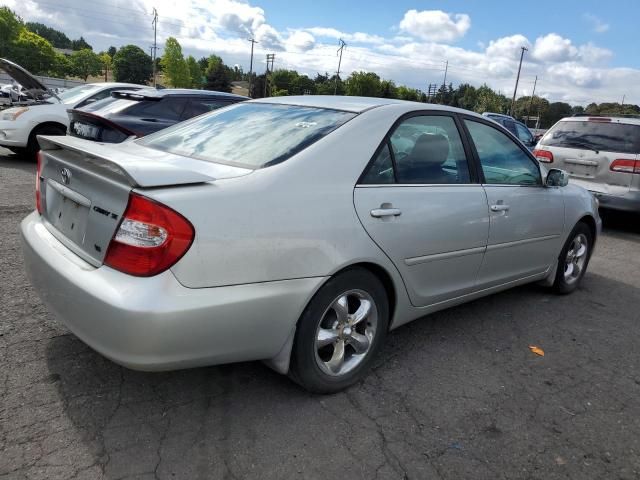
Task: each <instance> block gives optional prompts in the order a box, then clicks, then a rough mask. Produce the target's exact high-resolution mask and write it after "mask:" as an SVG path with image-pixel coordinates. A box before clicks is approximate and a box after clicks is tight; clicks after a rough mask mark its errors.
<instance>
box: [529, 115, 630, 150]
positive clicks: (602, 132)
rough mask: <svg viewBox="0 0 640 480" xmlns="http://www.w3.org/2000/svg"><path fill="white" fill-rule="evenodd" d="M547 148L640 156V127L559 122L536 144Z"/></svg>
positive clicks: (621, 124) (601, 123) (584, 122)
mask: <svg viewBox="0 0 640 480" xmlns="http://www.w3.org/2000/svg"><path fill="white" fill-rule="evenodd" d="M540 144H541V145H547V146H549V147H566V148H577V149H580V150H597V151H600V150H602V151H605V152H617V153H633V154H635V153H640V125H628V124H623V123H609V122H602V121H600V122H594V121H575V122H574V121H568V122H559V123H557V124H556V125H555V126H554V127H553V128H552V129H551V130H549V131H548V132H547V134H546V135H545V136H544V137H543V138H542V140H541V141H540Z"/></svg>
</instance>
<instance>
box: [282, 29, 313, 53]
mask: <svg viewBox="0 0 640 480" xmlns="http://www.w3.org/2000/svg"><path fill="white" fill-rule="evenodd" d="M315 43H316V39H315V38H314V36H313V35H311V34H310V33H309V32H304V31H302V30H296V31H294V32H292V33H291V34H290V35H289V37H287V41H286V46H287V50H293V51H295V52H306V51H307V50H311V49H312V48H313V47H314V46H315Z"/></svg>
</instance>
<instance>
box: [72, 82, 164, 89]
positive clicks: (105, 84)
mask: <svg viewBox="0 0 640 480" xmlns="http://www.w3.org/2000/svg"><path fill="white" fill-rule="evenodd" d="M84 85H95V86H97V87H105V88H113V87H137V88H149V89H151V88H153V87H150V86H149V85H139V84H137V83H120V82H94V83H85V84H84ZM78 86H79V85H78Z"/></svg>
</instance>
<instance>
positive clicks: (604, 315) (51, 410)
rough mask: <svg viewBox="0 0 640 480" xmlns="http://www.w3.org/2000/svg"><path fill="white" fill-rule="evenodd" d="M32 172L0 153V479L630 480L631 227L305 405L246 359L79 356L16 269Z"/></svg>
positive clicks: (402, 336) (639, 418)
mask: <svg viewBox="0 0 640 480" xmlns="http://www.w3.org/2000/svg"><path fill="white" fill-rule="evenodd" d="M34 173H35V165H34V164H33V163H30V162H28V161H26V160H21V159H18V158H17V157H15V156H11V155H8V153H7V152H6V151H0V307H1V308H0V399H1V400H0V479H2V480H4V479H16V480H18V479H47V480H55V479H65V480H66V479H189V480H190V479H289V478H295V479H298V478H300V479H316V478H317V479H343V478H350V479H374V478H378V479H456V480H457V479H474V480H477V479H503V478H504V479H545V480H548V479H555V478H570V479H614V478H615V479H638V478H640V342H639V339H640V217H638V216H632V215H606V216H605V232H604V234H603V235H602V237H601V238H600V241H599V244H598V245H597V249H596V253H595V255H594V257H593V258H592V261H591V264H590V267H589V271H588V273H587V275H586V277H585V278H584V281H583V283H582V286H581V288H580V289H579V290H578V291H577V292H575V293H574V294H573V295H569V296H556V295H553V294H550V293H549V292H548V291H546V290H544V289H543V288H541V287H538V286H535V285H532V286H525V287H520V288H516V289H514V290H511V291H508V292H504V293H500V294H497V295H493V296H490V297H487V298H484V299H481V300H477V301H475V302H472V303H469V304H466V305H463V306H460V307H456V308H453V309H450V310H447V311H444V312H440V313H437V314H434V315H431V316H429V317H425V318H424V319H421V320H419V321H416V322H413V323H411V324H409V325H406V326H404V327H401V328H400V329H398V330H396V331H394V332H393V333H391V334H390V335H389V337H388V339H387V340H388V341H387V345H386V347H385V348H384V351H383V354H382V356H381V358H380V359H379V361H378V362H377V364H376V366H375V368H374V369H373V371H372V372H371V374H370V375H369V376H368V377H367V378H366V380H365V381H363V382H362V383H360V384H358V385H356V386H354V387H352V388H350V389H349V390H347V391H346V392H344V393H340V394H337V395H332V396H316V395H311V394H308V393H306V392H304V391H302V390H301V389H299V388H298V387H297V386H296V385H294V384H293V383H291V382H290V381H289V380H288V379H287V378H286V377H284V376H281V375H278V374H276V373H274V372H272V371H271V370H269V369H268V368H267V367H265V366H264V365H263V364H261V363H259V362H253V363H243V364H234V365H224V366H216V367H208V368H198V369H192V370H184V371H176V372H169V373H140V372H134V371H131V370H127V369H124V368H122V367H119V366H117V365H115V364H114V363H112V362H110V361H109V360H106V359H105V358H103V357H101V356H100V355H99V354H97V353H95V352H93V351H92V350H91V349H89V348H88V347H87V346H85V345H84V344H83V343H82V342H81V341H80V340H78V339H77V338H76V337H75V336H73V335H72V334H70V333H69V332H68V331H67V330H66V329H65V327H64V326H63V325H62V324H61V323H58V322H57V321H56V319H55V318H54V317H53V316H52V315H51V313H49V312H48V311H47V309H46V308H45V307H44V306H43V305H42V303H41V302H40V300H39V299H38V297H37V295H36V292H35V291H34V290H33V288H32V287H31V286H30V284H29V281H28V280H27V278H26V276H25V273H24V269H23V261H22V253H21V250H20V242H19V236H18V225H19V222H20V220H21V219H22V218H23V217H25V216H26V215H27V213H28V212H29V211H31V210H32V209H33V205H34V195H33V190H34ZM531 345H535V346H538V347H540V348H541V349H543V350H544V353H545V355H544V356H539V355H536V354H534V353H532V352H531V351H530V349H529V346H531Z"/></svg>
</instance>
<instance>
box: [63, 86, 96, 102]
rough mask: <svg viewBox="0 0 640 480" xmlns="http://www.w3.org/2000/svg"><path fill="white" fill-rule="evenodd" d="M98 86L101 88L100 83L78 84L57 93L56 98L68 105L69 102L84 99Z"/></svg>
mask: <svg viewBox="0 0 640 480" xmlns="http://www.w3.org/2000/svg"><path fill="white" fill-rule="evenodd" d="M99 88H101V86H100V85H79V86H77V87H73V88H72V89H70V90H67V91H66V92H62V93H59V94H58V98H60V100H61V101H62V103H64V104H67V105H69V104H71V103H76V102H79V101H80V100H82V99H84V97H85V96H86V95H89V94H90V93H92V92H95V91H96V90H98V89H99Z"/></svg>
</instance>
